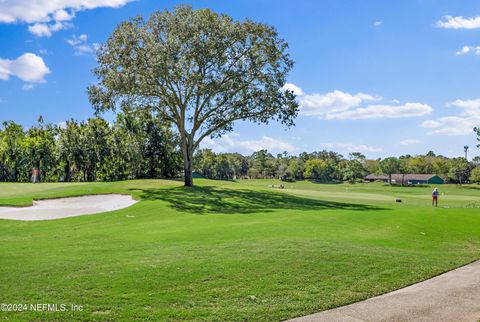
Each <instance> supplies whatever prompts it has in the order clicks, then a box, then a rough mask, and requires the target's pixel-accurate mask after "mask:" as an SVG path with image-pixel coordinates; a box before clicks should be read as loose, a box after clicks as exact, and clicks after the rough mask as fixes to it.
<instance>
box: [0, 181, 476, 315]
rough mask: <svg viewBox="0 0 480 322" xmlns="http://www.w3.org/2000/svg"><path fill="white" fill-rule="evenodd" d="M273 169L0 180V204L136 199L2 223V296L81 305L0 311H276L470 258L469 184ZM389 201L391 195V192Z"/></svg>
mask: <svg viewBox="0 0 480 322" xmlns="http://www.w3.org/2000/svg"><path fill="white" fill-rule="evenodd" d="M272 183H275V184H279V182H276V181H272V180H245V181H241V182H220V181H209V180H196V184H198V186H197V187H195V188H184V187H182V186H181V183H180V182H174V181H162V180H139V181H127V182H117V183H72V184H60V183H58V184H57V183H52V184H38V185H32V184H0V204H2V205H29V204H31V202H32V199H40V198H53V197H62V196H70V195H83V194H96V193H128V194H132V195H133V196H134V197H135V198H137V199H139V200H141V201H140V202H139V203H137V204H135V205H134V206H132V207H130V208H127V209H124V210H120V211H115V212H110V213H105V214H101V215H91V216H81V217H73V218H67V219H60V220H52V221H43V222H18V221H9V220H0V276H1V277H0V303H28V304H30V303H57V304H68V305H70V304H72V303H73V304H78V305H83V306H84V310H83V311H81V312H71V311H65V312H31V311H28V312H23V313H12V312H11V313H8V312H0V320H1V319H4V320H70V321H71V320H85V321H91V320H105V321H112V320H124V321H134V320H142V321H146V320H230V321H242V320H249V321H263V320H282V319H287V318H291V317H295V316H300V315H305V314H309V313H312V312H316V311H320V310H326V309H329V308H333V307H336V306H340V305H344V304H347V303H351V302H354V301H358V300H362V299H365V298H368V297H372V296H374V295H377V294H381V293H384V292H388V291H391V290H394V289H398V288H400V287H403V286H406V285H409V284H411V283H415V282H418V281H421V280H424V279H426V278H429V277H432V276H434V275H437V274H439V273H442V272H444V271H447V270H450V269H453V268H455V267H458V266H460V265H463V264H466V263H469V262H471V261H473V260H476V259H479V258H480V211H479V207H480V189H479V188H478V187H477V186H465V187H456V186H446V185H445V186H439V188H440V193H441V195H440V197H441V198H440V202H441V207H439V208H432V207H431V206H430V192H431V190H432V187H388V186H384V185H381V184H356V185H347V184H345V185H321V184H315V183H309V182H298V183H287V184H285V185H286V189H284V190H279V189H273V188H268V185H269V184H272ZM396 198H401V199H402V201H403V202H402V203H396V202H395V199H396Z"/></svg>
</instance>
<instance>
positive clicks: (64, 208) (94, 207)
mask: <svg viewBox="0 0 480 322" xmlns="http://www.w3.org/2000/svg"><path fill="white" fill-rule="evenodd" d="M136 202H137V201H136V200H134V199H133V198H132V197H131V196H127V195H113V194H112V195H91V196H82V197H70V198H59V199H47V200H38V201H34V202H33V206H30V207H0V219H13V220H26V221H29V220H49V219H59V218H67V217H74V216H81V215H92V214H97V213H102V212H107V211H113V210H118V209H122V208H126V207H129V206H131V205H133V204H135V203H136Z"/></svg>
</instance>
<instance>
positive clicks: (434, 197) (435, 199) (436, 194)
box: [432, 188, 438, 207]
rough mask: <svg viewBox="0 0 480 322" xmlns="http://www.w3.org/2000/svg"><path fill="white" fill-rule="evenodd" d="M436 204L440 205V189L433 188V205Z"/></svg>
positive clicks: (436, 205)
mask: <svg viewBox="0 0 480 322" xmlns="http://www.w3.org/2000/svg"><path fill="white" fill-rule="evenodd" d="M434 204H435V207H438V189H437V188H435V189H433V192H432V207H433V205H434Z"/></svg>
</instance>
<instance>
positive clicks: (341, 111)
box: [289, 84, 433, 120]
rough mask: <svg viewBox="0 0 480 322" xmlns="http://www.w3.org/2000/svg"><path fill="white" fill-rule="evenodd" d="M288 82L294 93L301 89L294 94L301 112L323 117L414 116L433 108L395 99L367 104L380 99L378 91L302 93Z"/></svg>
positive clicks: (336, 118)
mask: <svg viewBox="0 0 480 322" xmlns="http://www.w3.org/2000/svg"><path fill="white" fill-rule="evenodd" d="M289 86H290V88H292V89H295V90H296V91H297V92H298V93H302V94H301V95H298V102H299V105H300V114H301V115H306V116H317V117H319V118H321V119H324V120H360V119H384V118H404V117H417V116H423V115H427V114H429V113H431V112H432V110H433V109H432V107H430V106H429V105H427V104H422V103H415V102H414V103H405V104H400V103H399V102H398V101H397V100H394V101H390V103H389V104H371V103H372V102H375V101H382V100H383V98H382V97H381V96H378V95H371V94H365V93H357V94H349V93H346V92H342V91H340V90H334V91H333V92H329V93H325V94H317V93H314V94H304V93H303V90H302V89H301V88H300V87H298V86H296V85H294V84H289ZM392 103H393V104H394V105H392Z"/></svg>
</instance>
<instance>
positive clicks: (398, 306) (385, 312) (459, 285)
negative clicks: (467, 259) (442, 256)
mask: <svg viewBox="0 0 480 322" xmlns="http://www.w3.org/2000/svg"><path fill="white" fill-rule="evenodd" d="M479 320H480V261H476V262H474V263H472V264H469V265H466V266H463V267H460V268H458V269H455V270H453V271H450V272H447V273H445V274H442V275H439V276H437V277H434V278H431V279H429V280H426V281H424V282H421V283H418V284H414V285H412V286H408V287H406V288H403V289H400V290H397V291H394V292H391V293H387V294H384V295H381V296H377V297H373V298H371V299H368V300H365V301H362V302H358V303H354V304H350V305H347V306H343V307H339V308H336V309H333V310H329V311H324V312H319V313H315V314H312V315H308V316H304V317H300V318H296V319H293V320H291V321H297V322H307V321H309V322H314V321H315V322H317V321H329V322H330V321H339V322H340V321H341V322H363V321H368V322H376V321H388V322H392V321H432V322H433V321H434V322H440V321H441V322H446V321H452V322H462V321H479Z"/></svg>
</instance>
